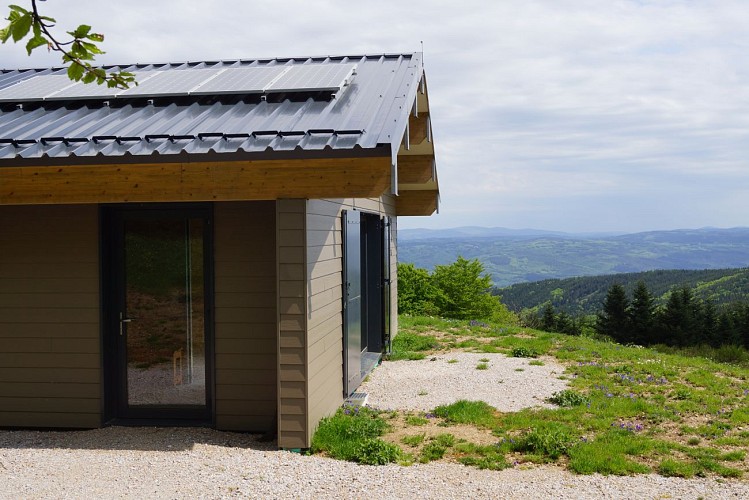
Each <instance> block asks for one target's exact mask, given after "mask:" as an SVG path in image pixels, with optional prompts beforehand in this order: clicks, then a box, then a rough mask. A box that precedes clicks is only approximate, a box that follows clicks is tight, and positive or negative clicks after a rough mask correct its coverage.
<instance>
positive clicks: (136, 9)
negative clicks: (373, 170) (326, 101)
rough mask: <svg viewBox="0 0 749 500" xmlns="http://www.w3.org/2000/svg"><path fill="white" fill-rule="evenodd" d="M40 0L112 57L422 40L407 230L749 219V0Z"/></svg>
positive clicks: (628, 226)
mask: <svg viewBox="0 0 749 500" xmlns="http://www.w3.org/2000/svg"><path fill="white" fill-rule="evenodd" d="M13 3H18V4H20V5H24V4H28V3H30V2H28V1H27V0H15V1H14V2H13ZM39 6H40V9H42V13H43V14H45V13H46V14H47V15H49V16H51V17H54V18H56V19H57V21H58V27H59V28H60V29H61V30H70V29H73V28H74V27H75V26H77V25H78V24H82V23H85V24H89V25H92V26H93V28H94V31H97V32H101V33H104V34H105V36H106V39H105V42H104V45H103V48H104V49H105V50H106V51H107V53H106V54H105V55H103V56H100V57H99V58H98V59H97V61H98V62H100V63H102V64H129V63H136V62H137V63H144V62H173V61H175V62H176V61H188V60H190V61H195V60H217V59H236V58H254V57H293V56H313V55H314V56H317V55H349V54H351V55H353V54H357V55H358V54H363V53H371V54H379V53H392V52H404V53H408V52H419V51H421V42H423V48H424V63H425V71H426V76H427V81H428V87H429V99H430V112H431V119H432V127H433V132H434V141H435V150H436V157H437V170H438V175H439V183H440V193H441V204H440V210H439V214H437V215H434V216H432V217H428V218H427V217H402V218H399V227H401V228H417V227H424V228H447V227H457V226H488V227H496V226H502V227H509V228H536V229H547V230H555V231H567V232H597V231H607V232H608V231H614V232H637V231H648V230H659V229H677V228H697V227H705V226H713V227H734V226H747V225H749V219H747V217H749V64H748V63H747V54H749V29H747V22H748V21H749V2H747V1H746V0H603V1H602V0H501V1H488V0H482V1H474V0H462V1H460V2H456V1H455V0H450V1H442V0H430V1H422V0H409V1H407V2H406V1H403V0H395V1H393V0H380V1H377V2H374V1H359V2H352V1H351V0H348V1H333V0H328V1H324V0H323V1H316V2H310V1H309V0H306V1H302V0H286V1H284V2H257V1H234V2H231V1H227V0H212V1H210V2H207V1H193V0H179V1H177V0H159V1H157V2H154V1H149V2H146V1H143V0H128V1H126V2H122V1H121V2H105V1H101V0H49V1H46V2H40V3H39ZM3 10H5V9H3ZM3 17H5V16H3ZM56 64H59V58H58V57H56V56H55V55H54V54H48V53H47V52H46V50H45V49H43V48H42V49H38V50H37V51H36V52H34V53H33V55H32V56H31V57H28V56H27V55H26V52H25V50H23V47H22V46H20V45H17V46H14V45H12V44H6V45H0V67H4V68H19V67H44V66H50V65H56Z"/></svg>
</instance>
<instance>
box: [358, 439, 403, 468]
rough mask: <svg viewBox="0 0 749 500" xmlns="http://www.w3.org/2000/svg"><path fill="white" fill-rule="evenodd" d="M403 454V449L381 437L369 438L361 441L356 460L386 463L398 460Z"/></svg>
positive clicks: (373, 463) (377, 463) (368, 462)
mask: <svg viewBox="0 0 749 500" xmlns="http://www.w3.org/2000/svg"><path fill="white" fill-rule="evenodd" d="M400 456H401V449H400V448H399V447H398V446H397V445H395V444H392V443H386V442H385V441H383V440H382V439H379V438H367V439H364V440H363V441H361V442H360V443H359V446H358V448H357V450H356V457H355V461H356V462H359V463H360V464H366V465H385V464H387V463H390V462H396V461H397V460H398V459H399V458H400Z"/></svg>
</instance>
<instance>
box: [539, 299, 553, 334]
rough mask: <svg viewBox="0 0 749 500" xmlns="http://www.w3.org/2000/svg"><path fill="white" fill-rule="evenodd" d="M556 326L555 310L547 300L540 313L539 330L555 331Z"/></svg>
mask: <svg viewBox="0 0 749 500" xmlns="http://www.w3.org/2000/svg"><path fill="white" fill-rule="evenodd" d="M556 326H557V317H556V312H555V311H554V306H552V305H551V302H547V303H546V305H545V306H544V310H543V313H542V314H541V330H543V331H545V332H555V331H556Z"/></svg>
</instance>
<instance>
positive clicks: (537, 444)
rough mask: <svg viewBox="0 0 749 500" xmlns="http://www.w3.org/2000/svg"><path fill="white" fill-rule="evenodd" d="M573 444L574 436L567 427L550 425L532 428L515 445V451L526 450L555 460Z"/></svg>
mask: <svg viewBox="0 0 749 500" xmlns="http://www.w3.org/2000/svg"><path fill="white" fill-rule="evenodd" d="M573 444H574V438H573V437H572V436H571V435H570V433H569V431H567V429H565V428H563V427H562V426H558V425H550V426H548V427H541V428H535V429H532V430H531V431H530V432H528V433H527V434H525V435H524V436H523V437H522V438H521V439H520V441H519V442H518V444H517V445H516V446H515V449H516V450H517V451H526V452H531V453H535V454H537V455H542V456H544V457H548V458H550V459H552V460H556V459H557V458H559V457H560V456H562V455H564V454H566V453H567V451H568V450H569V449H570V448H571V447H572V445H573Z"/></svg>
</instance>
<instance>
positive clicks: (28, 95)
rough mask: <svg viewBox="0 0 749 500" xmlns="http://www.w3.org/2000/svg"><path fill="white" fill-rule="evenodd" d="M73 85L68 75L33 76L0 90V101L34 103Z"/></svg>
mask: <svg viewBox="0 0 749 500" xmlns="http://www.w3.org/2000/svg"><path fill="white" fill-rule="evenodd" d="M73 85H75V83H73V82H71V81H70V78H68V75H41V76H35V77H33V78H29V79H28V80H23V81H21V82H19V83H17V84H15V85H11V86H10V87H7V88H4V89H3V90H0V100H3V101H16V100H18V101H35V100H39V99H43V98H44V97H46V96H50V95H54V94H55V93H57V92H60V91H61V90H63V89H66V88H67V87H72V86H73Z"/></svg>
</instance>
